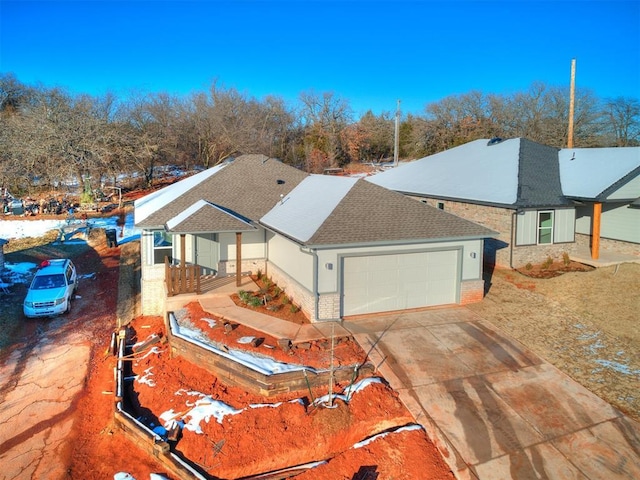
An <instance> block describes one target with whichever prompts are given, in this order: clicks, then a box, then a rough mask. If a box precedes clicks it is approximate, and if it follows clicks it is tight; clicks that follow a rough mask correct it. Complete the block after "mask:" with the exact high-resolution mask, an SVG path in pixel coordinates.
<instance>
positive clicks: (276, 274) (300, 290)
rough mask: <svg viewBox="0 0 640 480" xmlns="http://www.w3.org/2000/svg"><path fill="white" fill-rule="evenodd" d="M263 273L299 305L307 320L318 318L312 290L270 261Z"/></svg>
mask: <svg viewBox="0 0 640 480" xmlns="http://www.w3.org/2000/svg"><path fill="white" fill-rule="evenodd" d="M265 273H266V275H267V277H269V278H270V279H271V280H272V281H273V282H275V283H276V285H278V287H280V288H281V289H282V290H284V291H285V293H286V294H287V295H288V296H289V298H290V299H291V301H292V302H293V303H294V304H295V305H297V306H298V307H300V310H302V311H303V312H304V314H305V315H306V316H307V317H309V320H311V321H315V320H316V319H317V318H318V317H317V316H316V305H315V298H314V295H313V293H312V292H310V291H309V290H308V289H306V288H305V287H304V286H302V285H301V284H300V283H298V282H297V281H295V280H294V279H293V278H291V277H290V276H289V275H287V274H286V273H285V272H283V271H282V270H281V269H280V268H278V266H277V265H275V264H273V263H271V262H267V267H266V270H265ZM285 308H287V307H285Z"/></svg>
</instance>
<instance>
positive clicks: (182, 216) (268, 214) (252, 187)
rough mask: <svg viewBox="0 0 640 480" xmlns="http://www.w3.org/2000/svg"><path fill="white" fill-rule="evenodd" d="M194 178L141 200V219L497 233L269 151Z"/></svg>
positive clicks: (451, 234) (302, 228)
mask: <svg viewBox="0 0 640 480" xmlns="http://www.w3.org/2000/svg"><path fill="white" fill-rule="evenodd" d="M211 170H213V169H211ZM202 173H205V172H202ZM198 175H201V174H198ZM192 178H193V177H190V178H189V179H185V180H182V181H180V182H178V183H176V184H173V185H171V186H169V187H166V188H165V189H163V191H160V193H156V194H151V195H149V196H148V197H145V198H143V199H140V200H138V201H136V210H137V209H138V206H139V205H140V207H141V208H142V210H143V212H142V213H143V214H144V215H141V216H140V217H138V216H137V213H138V212H137V211H136V225H137V226H138V227H141V228H163V229H165V230H167V231H171V232H174V233H205V232H214V231H215V232H221V231H247V230H251V229H254V228H255V226H256V225H257V224H260V225H262V226H264V227H265V228H268V229H270V230H272V231H274V232H277V233H280V234H281V235H284V236H286V237H288V238H290V239H292V240H294V241H295V242H297V243H299V244H301V245H307V246H311V245H313V246H328V245H345V244H371V243H379V244H386V243H393V242H398V243H406V242H407V241H410V242H413V241H430V240H451V239H460V238H465V239H469V238H485V237H490V236H494V235H495V232H493V231H492V230H490V229H488V228H485V227H482V226H480V225H478V224H475V223H473V222H470V221H468V220H464V219H462V218H460V217H456V216H455V215H452V214H450V213H447V212H444V211H442V210H439V209H436V208H433V207H431V206H429V205H426V204H424V203H422V202H418V201H416V200H413V199H410V198H408V197H406V196H404V195H402V194H399V193H397V192H393V191H391V190H387V189H385V188H383V187H379V186H377V185H373V184H371V183H369V182H366V181H365V180H362V179H356V178H350V177H336V176H327V175H309V174H306V173H304V172H301V171H299V170H297V169H295V168H293V167H290V166H288V165H285V164H283V163H281V162H279V161H277V160H274V159H268V158H267V157H264V156H261V155H244V156H242V157H238V159H236V160H234V161H233V162H231V163H229V164H228V165H226V166H224V167H221V168H216V169H215V171H214V172H209V174H208V175H202V177H200V178H198V179H192ZM187 180H191V181H189V182H187ZM182 182H187V186H188V188H185V185H184V184H183V185H181V183H182ZM149 197H150V198H149Z"/></svg>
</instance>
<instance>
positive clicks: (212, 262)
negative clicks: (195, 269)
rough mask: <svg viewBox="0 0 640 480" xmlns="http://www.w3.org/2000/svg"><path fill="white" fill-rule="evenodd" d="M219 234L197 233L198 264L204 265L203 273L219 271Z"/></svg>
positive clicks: (212, 273) (209, 273) (210, 273)
mask: <svg viewBox="0 0 640 480" xmlns="http://www.w3.org/2000/svg"><path fill="white" fill-rule="evenodd" d="M218 250H219V248H218V235H217V234H215V233H201V234H199V235H196V264H197V265H200V267H202V274H203V275H215V274H216V273H218V259H219V253H218Z"/></svg>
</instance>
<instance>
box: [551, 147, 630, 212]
mask: <svg viewBox="0 0 640 480" xmlns="http://www.w3.org/2000/svg"><path fill="white" fill-rule="evenodd" d="M558 160H559V164H560V178H561V180H562V189H563V191H564V194H565V195H567V196H569V197H573V198H580V199H594V200H605V199H606V197H607V196H608V195H610V194H611V193H613V191H615V190H617V189H618V188H620V187H621V186H622V185H624V184H626V183H628V182H629V181H631V180H633V179H635V178H637V177H638V176H640V147H614V148H563V149H562V150H560V153H559V155H558ZM628 195H629V197H630V198H637V197H638V196H640V193H639V192H638V189H637V188H636V189H635V190H634V191H633V192H629V194H628Z"/></svg>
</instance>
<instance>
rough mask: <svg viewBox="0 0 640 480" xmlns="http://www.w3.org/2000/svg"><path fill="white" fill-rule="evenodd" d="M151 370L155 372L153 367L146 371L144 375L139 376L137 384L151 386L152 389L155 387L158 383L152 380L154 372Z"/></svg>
mask: <svg viewBox="0 0 640 480" xmlns="http://www.w3.org/2000/svg"><path fill="white" fill-rule="evenodd" d="M151 370H153V367H149V368H147V369H146V370H145V371H144V375H142V376H138V378H137V379H136V382H138V383H142V384H145V385H149V386H150V387H155V386H156V382H155V380H153V379H152V378H151V377H152V376H153V372H152V371H151Z"/></svg>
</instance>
